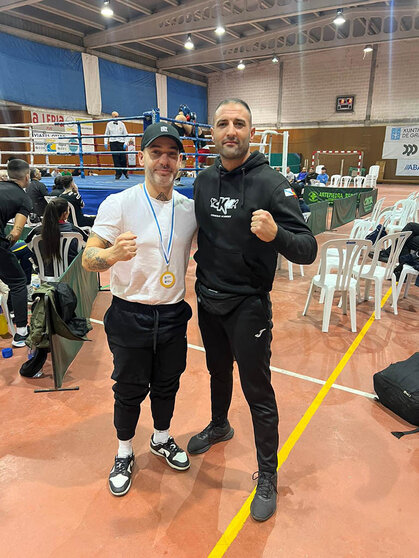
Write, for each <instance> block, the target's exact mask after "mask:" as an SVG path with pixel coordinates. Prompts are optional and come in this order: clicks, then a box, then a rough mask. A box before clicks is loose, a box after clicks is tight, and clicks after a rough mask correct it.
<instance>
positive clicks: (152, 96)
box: [99, 58, 157, 116]
mask: <svg viewBox="0 0 419 558" xmlns="http://www.w3.org/2000/svg"><path fill="white" fill-rule="evenodd" d="M99 74H100V85H101V90H102V111H103V112H108V113H110V112H112V111H113V110H116V111H118V112H119V114H120V115H121V116H135V115H137V114H138V115H140V114H142V113H143V112H144V111H146V110H151V109H153V108H155V107H156V106H157V91H156V78H155V75H154V73H153V72H146V71H144V70H137V69H136V68H130V67H129V66H123V65H122V64H115V63H114V62H108V60H103V59H102V58H99Z"/></svg>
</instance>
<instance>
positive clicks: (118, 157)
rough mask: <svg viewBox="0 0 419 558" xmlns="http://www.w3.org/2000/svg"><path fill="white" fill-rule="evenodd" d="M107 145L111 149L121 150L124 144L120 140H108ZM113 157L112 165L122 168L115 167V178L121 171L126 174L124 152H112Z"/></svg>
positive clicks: (118, 176)
mask: <svg viewBox="0 0 419 558" xmlns="http://www.w3.org/2000/svg"><path fill="white" fill-rule="evenodd" d="M109 146H110V148H111V151H123V150H124V144H123V142H122V141H110V142H109ZM112 159H113V166H114V167H122V168H115V176H116V178H120V177H121V176H122V173H124V174H125V176H127V173H128V170H127V169H126V166H127V155H126V153H112Z"/></svg>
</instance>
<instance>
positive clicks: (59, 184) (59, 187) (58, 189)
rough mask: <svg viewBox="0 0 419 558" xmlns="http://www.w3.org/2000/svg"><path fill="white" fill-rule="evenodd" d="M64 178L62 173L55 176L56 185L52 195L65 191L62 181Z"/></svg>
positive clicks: (58, 194)
mask: <svg viewBox="0 0 419 558" xmlns="http://www.w3.org/2000/svg"><path fill="white" fill-rule="evenodd" d="M62 178H63V177H62V176H61V174H59V175H57V176H56V177H55V178H54V186H53V188H52V190H51V193H50V196H60V195H61V194H62V193H63V192H64V185H63V184H62V182H61V180H62Z"/></svg>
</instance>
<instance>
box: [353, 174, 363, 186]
mask: <svg viewBox="0 0 419 558" xmlns="http://www.w3.org/2000/svg"><path fill="white" fill-rule="evenodd" d="M353 181H354V188H362V187H363V186H364V182H365V176H361V175H359V174H358V175H357V176H354V177H353Z"/></svg>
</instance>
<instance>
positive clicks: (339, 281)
mask: <svg viewBox="0 0 419 558" xmlns="http://www.w3.org/2000/svg"><path fill="white" fill-rule="evenodd" d="M370 248H371V241H370V240H364V239H359V240H329V241H328V242H325V244H323V246H322V249H321V252H320V272H319V274H318V275H315V276H314V277H313V279H312V280H311V285H310V289H309V291H308V295H307V301H306V305H305V307H304V311H303V316H306V315H307V311H308V307H309V305H310V301H311V297H312V295H313V290H314V288H315V287H319V288H320V289H321V290H322V293H324V295H325V302H324V307H323V323H322V331H323V332H327V331H329V322H330V314H331V311H332V303H333V296H334V294H335V292H336V291H338V292H340V293H342V299H343V304H342V308H343V313H344V314H346V313H347V297H348V294H349V308H350V314H351V330H352V331H353V332H356V293H357V280H356V279H354V278H353V276H352V271H353V267H354V265H356V264H359V266H360V269H361V271H362V268H363V265H364V261H365V258H366V256H367V254H368V251H369V250H370ZM330 249H335V250H337V251H338V254H339V256H338V257H339V264H338V267H337V271H336V273H326V262H327V252H328V250H330Z"/></svg>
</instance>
